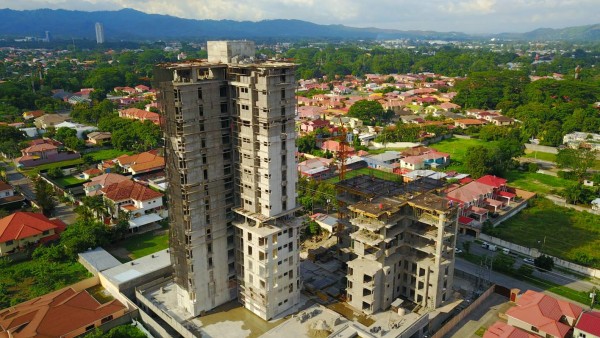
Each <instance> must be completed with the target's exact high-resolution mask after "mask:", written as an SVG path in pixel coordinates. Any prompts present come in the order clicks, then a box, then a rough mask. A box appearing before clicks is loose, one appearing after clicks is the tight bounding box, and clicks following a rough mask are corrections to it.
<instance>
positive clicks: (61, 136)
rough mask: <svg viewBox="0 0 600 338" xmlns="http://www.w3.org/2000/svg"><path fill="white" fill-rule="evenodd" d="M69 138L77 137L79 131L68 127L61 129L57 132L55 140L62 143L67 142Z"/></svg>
mask: <svg viewBox="0 0 600 338" xmlns="http://www.w3.org/2000/svg"><path fill="white" fill-rule="evenodd" d="M69 137H77V131H76V130H75V129H71V128H68V127H60V128H58V129H57V130H56V135H55V136H54V138H55V139H56V140H58V141H60V142H63V143H64V142H65V141H66V140H67V139H68V138H69Z"/></svg>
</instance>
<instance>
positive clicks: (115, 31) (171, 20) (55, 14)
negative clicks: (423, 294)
mask: <svg viewBox="0 0 600 338" xmlns="http://www.w3.org/2000/svg"><path fill="white" fill-rule="evenodd" d="M96 22H101V23H102V24H103V25H104V31H105V36H106V39H107V41H111V40H112V41H116V40H156V39H168V38H176V39H198V40H203V39H242V38H248V39H269V38H274V39H303V38H313V39H315V38H317V39H400V38H405V39H441V40H469V39H476V38H478V39H480V38H484V37H485V38H488V37H499V38H505V39H519V40H539V39H543V40H557V39H562V40H567V39H568V40H594V41H595V40H600V24H597V25H591V26H581V27H570V28H564V29H545V28H542V29H538V30H535V31H532V32H528V33H518V34H514V33H503V34H497V35H489V36H472V35H468V34H465V33H460V32H434V31H401V30H394V29H379V28H355V27H348V26H343V25H318V24H314V23H311V22H307V21H302V20H264V21H258V22H251V21H232V20H192V19H182V18H177V17H173V16H169V15H158V14H146V13H143V12H139V11H136V10H133V9H122V10H119V11H97V12H84V11H69V10H51V9H38V10H27V11H15V10H11V9H0V36H3V37H17V36H21V37H22V36H38V37H42V36H43V35H44V31H50V33H51V34H52V36H53V37H56V38H69V39H70V38H87V39H95V31H94V24H95V23H96Z"/></svg>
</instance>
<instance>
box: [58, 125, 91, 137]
mask: <svg viewBox="0 0 600 338" xmlns="http://www.w3.org/2000/svg"><path fill="white" fill-rule="evenodd" d="M54 127H55V128H56V129H57V130H58V128H69V129H75V131H76V132H77V138H80V139H83V133H87V132H92V131H94V130H98V128H97V127H93V126H86V125H84V124H79V123H73V122H68V121H65V122H61V123H59V124H56V125H54Z"/></svg>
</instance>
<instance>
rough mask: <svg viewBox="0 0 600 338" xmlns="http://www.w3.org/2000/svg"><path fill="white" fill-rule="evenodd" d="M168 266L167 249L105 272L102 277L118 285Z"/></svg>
mask: <svg viewBox="0 0 600 338" xmlns="http://www.w3.org/2000/svg"><path fill="white" fill-rule="evenodd" d="M169 266H171V256H170V254H169V249H165V250H161V251H158V252H155V253H153V254H151V255H148V256H144V257H141V258H138V259H135V260H133V261H131V262H127V263H123V264H121V265H118V266H115V267H113V268H111V269H108V270H105V271H103V272H102V275H103V276H104V277H106V278H107V279H108V280H110V281H111V282H113V283H114V284H116V285H119V284H124V283H126V282H129V281H132V280H134V279H136V278H139V277H141V276H145V275H148V274H150V273H153V272H156V271H159V270H161V269H164V268H166V267H169Z"/></svg>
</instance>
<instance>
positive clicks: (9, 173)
mask: <svg viewBox="0 0 600 338" xmlns="http://www.w3.org/2000/svg"><path fill="white" fill-rule="evenodd" d="M0 166H2V167H4V168H5V169H6V178H7V180H8V183H10V184H11V185H12V186H13V187H15V188H17V190H19V192H21V194H23V196H25V198H27V199H28V200H30V201H35V190H34V189H33V182H31V180H30V179H29V177H27V176H25V175H23V174H21V173H20V172H18V171H17V170H16V169H15V168H14V167H13V166H11V165H9V164H7V163H5V162H3V161H0Z"/></svg>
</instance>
